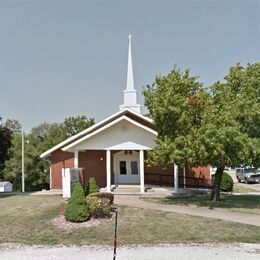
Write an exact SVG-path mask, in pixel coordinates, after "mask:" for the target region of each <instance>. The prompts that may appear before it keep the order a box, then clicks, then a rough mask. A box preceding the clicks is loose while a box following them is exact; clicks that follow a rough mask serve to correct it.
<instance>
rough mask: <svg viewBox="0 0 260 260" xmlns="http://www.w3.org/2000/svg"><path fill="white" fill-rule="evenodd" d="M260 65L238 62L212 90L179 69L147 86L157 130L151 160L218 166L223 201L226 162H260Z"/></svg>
mask: <svg viewBox="0 0 260 260" xmlns="http://www.w3.org/2000/svg"><path fill="white" fill-rule="evenodd" d="M259 91H260V66H259V64H252V65H250V64H249V65H248V66H247V67H246V68H243V67H241V66H240V65H239V64H237V65H236V66H235V67H232V68H230V71H229V74H228V75H227V76H226V77H225V82H223V83H220V82H217V83H215V84H213V85H212V86H211V87H210V89H209V91H208V90H206V89H205V88H203V85H202V84H201V83H200V82H199V81H198V77H194V76H190V75H189V71H188V70H186V71H185V72H184V73H182V72H181V71H180V70H178V69H177V68H174V70H173V71H172V72H171V73H169V74H168V75H166V76H158V77H156V79H155V82H154V83H153V84H152V85H151V86H146V88H145V90H144V95H145V104H146V106H147V108H148V111H149V113H150V116H151V117H152V118H153V119H154V121H155V125H156V127H157V130H158V138H157V143H156V147H155V149H154V151H152V152H151V153H150V163H151V164H160V165H164V166H166V165H167V164H169V163H173V162H174V163H176V164H177V165H179V166H182V167H194V166H199V165H200V166H206V165H212V166H216V167H217V173H216V178H215V185H214V188H213V192H212V199H214V200H218V199H219V185H220V181H221V176H222V174H223V170H224V168H225V166H231V167H236V166H240V165H252V164H258V165H259V155H260V152H259V150H260V149H259V136H260V135H259V124H260V122H259V112H260V109H259V104H260V102H259V97H260V95H259Z"/></svg>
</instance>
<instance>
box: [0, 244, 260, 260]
mask: <svg viewBox="0 0 260 260" xmlns="http://www.w3.org/2000/svg"><path fill="white" fill-rule="evenodd" d="M0 259H1V260H7V259H8V260H9V259H12V260H18V259H19V260H27V259H28V260H29V259H30V260H36V259H37V260H42V259H51V260H58V259H59V260H60V259H64V260H71V259H73V260H77V259H79V260H82V259H88V260H109V259H111V260H112V259H113V248H110V247H104V246H102V247H101V246H99V247H98V246H83V247H65V246H60V247H36V246H34V247H29V246H17V245H15V246H13V245H1V246H0ZM116 259H117V260H128V259H129V260H130V259H131V260H133V259H138V260H148V259H153V260H173V259H178V260H190V259H193V260H196V259H199V260H203V259H210V260H229V259H230V260H231V259H232V260H235V259H237V260H238V259H239V260H243V259H250V260H252V259H255V260H257V259H260V244H257V245H256V244H202V245H198V244H194V245H184V244H176V245H161V246H160V245H158V246H152V247H151V246H132V247H120V248H119V249H118V254H117V258H116Z"/></svg>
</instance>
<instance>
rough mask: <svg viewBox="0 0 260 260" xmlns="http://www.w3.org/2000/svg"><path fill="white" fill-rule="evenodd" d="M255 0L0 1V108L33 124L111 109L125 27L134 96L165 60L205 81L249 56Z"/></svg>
mask: <svg viewBox="0 0 260 260" xmlns="http://www.w3.org/2000/svg"><path fill="white" fill-rule="evenodd" d="M259 14H260V1H254V0H248V1H239V0H235V1H223V0H222V1H221V0H220V1H210V0H207V1H206V0H203V1H202V0H198V1H195V0H194V1H191V0H190V1H173V0H172V1H148V0H147V1H54V0H53V1H39V0H36V1H3V0H2V1H0V115H1V116H2V117H3V119H6V118H15V119H17V120H19V121H20V122H21V123H22V124H23V126H24V128H25V130H26V131H29V130H30V129H31V128H32V127H33V126H37V125H38V124H40V123H41V122H44V121H47V122H55V121H57V122H61V121H63V119H64V118H65V117H67V116H73V115H86V116H88V117H94V118H95V119H96V121H98V120H100V119H102V118H104V117H106V116H108V115H110V114H112V113H114V112H116V111H118V106H119V105H120V104H121V103H122V101H123V90H124V88H125V86H126V72H127V47H128V38H127V36H128V34H129V33H131V34H132V35H133V65H134V77H135V86H136V88H137V90H138V91H139V102H140V103H141V104H143V98H142V96H141V94H140V93H141V91H142V88H143V86H145V85H147V84H151V83H152V82H153V80H154V78H155V75H158V74H161V75H164V74H167V73H169V72H170V71H171V69H172V68H173V66H174V64H177V66H178V67H180V68H181V69H185V68H190V70H191V73H192V74H193V75H198V76H200V80H201V82H203V83H204V84H205V86H209V85H210V84H212V83H213V82H215V81H217V80H221V79H222V78H223V77H224V76H225V75H226V73H227V71H228V68H229V67H230V66H232V65H234V64H235V63H236V62H238V61H240V62H241V63H242V65H245V64H246V63H248V62H249V63H254V62H257V61H258V62H259V58H260V15H259Z"/></svg>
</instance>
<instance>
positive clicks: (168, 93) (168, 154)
mask: <svg viewBox="0 0 260 260" xmlns="http://www.w3.org/2000/svg"><path fill="white" fill-rule="evenodd" d="M144 96H145V105H146V106H147V108H148V110H149V114H150V117H152V119H153V120H154V122H155V125H156V128H157V131H158V138H157V142H156V147H155V149H154V150H153V151H152V152H151V153H150V160H149V162H150V163H151V164H159V165H161V166H167V165H168V164H169V163H173V162H175V163H176V164H178V165H179V166H183V167H188V166H198V165H201V163H202V162H201V160H200V157H203V155H204V154H205V151H204V150H203V149H200V150H198V149H197V148H198V147H197V146H198V144H197V140H196V139H197V132H198V129H200V127H201V125H202V124H203V113H204V110H205V107H206V106H207V103H208V96H209V95H208V93H206V92H205V90H204V89H203V86H202V84H201V83H200V82H198V78H197V77H194V76H190V75H189V70H186V71H185V72H184V73H182V72H181V71H180V70H179V69H177V68H174V70H173V71H172V72H171V73H169V74H168V75H167V76H158V77H156V79H155V82H154V83H153V84H152V85H151V86H149V85H148V86H146V89H145V91H144ZM199 155H200V156H199Z"/></svg>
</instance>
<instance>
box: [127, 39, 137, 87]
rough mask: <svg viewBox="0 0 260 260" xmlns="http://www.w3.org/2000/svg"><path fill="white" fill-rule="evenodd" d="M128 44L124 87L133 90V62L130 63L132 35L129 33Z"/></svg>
mask: <svg viewBox="0 0 260 260" xmlns="http://www.w3.org/2000/svg"><path fill="white" fill-rule="evenodd" d="M128 39H129V43H128V44H129V46H128V65H127V82H126V89H127V90H134V89H135V87H134V75H133V64H132V42H131V41H132V35H131V34H129V36H128Z"/></svg>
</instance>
